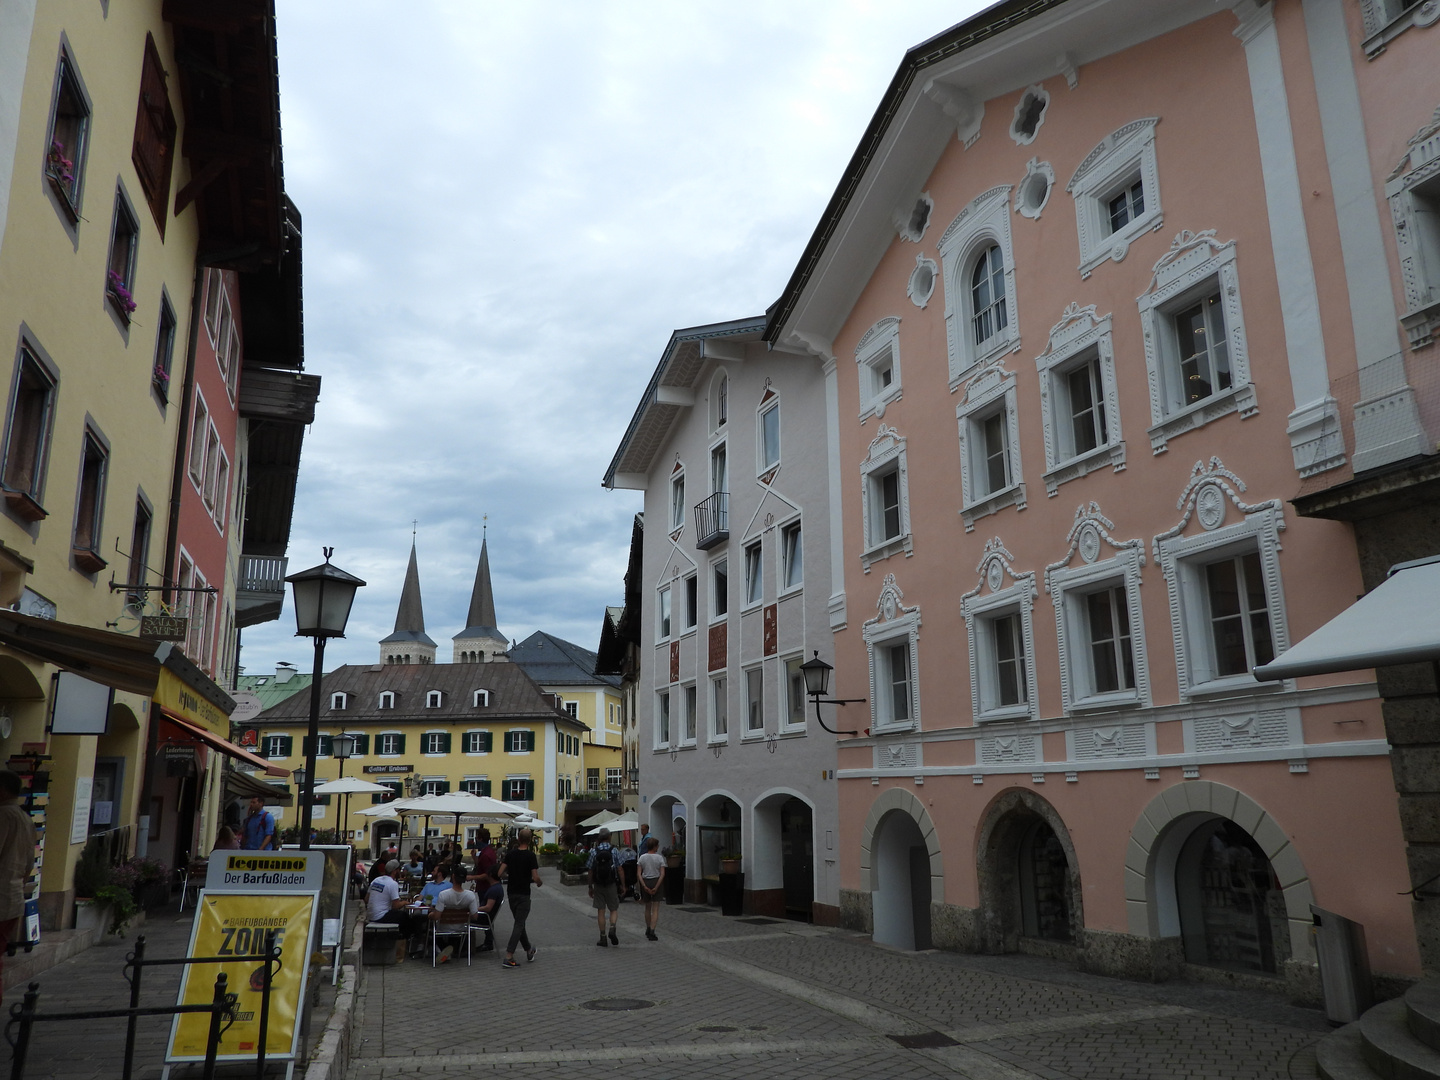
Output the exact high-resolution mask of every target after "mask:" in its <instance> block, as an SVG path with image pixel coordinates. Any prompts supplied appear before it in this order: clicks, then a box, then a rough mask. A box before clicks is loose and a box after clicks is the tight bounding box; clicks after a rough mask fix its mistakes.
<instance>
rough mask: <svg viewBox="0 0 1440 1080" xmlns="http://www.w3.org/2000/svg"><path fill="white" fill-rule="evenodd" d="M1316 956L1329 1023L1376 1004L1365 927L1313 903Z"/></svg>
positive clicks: (1341, 1021) (1351, 1019)
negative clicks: (1366, 947) (1318, 962)
mask: <svg viewBox="0 0 1440 1080" xmlns="http://www.w3.org/2000/svg"><path fill="white" fill-rule="evenodd" d="M1310 915H1311V917H1312V918H1313V919H1314V920H1315V926H1314V928H1313V929H1312V930H1311V933H1312V934H1314V935H1315V955H1316V957H1317V958H1318V959H1319V961H1320V989H1321V992H1322V993H1323V994H1324V995H1325V1018H1326V1019H1327V1020H1329V1021H1330V1022H1331V1023H1332V1024H1350V1023H1354V1022H1355V1021H1356V1020H1359V1019H1360V1014H1361V1013H1363V1012H1364V1011H1365V1010H1366V1009H1368V1008H1370V1006H1371V1005H1373V1004H1374V1003H1375V987H1374V983H1373V982H1372V980H1371V978H1370V954H1369V953H1368V952H1367V951H1366V949H1365V927H1363V926H1361V925H1360V924H1359V923H1358V922H1355V921H1354V920H1353V919H1347V918H1345V917H1344V916H1343V915H1336V914H1335V913H1334V912H1333V911H1326V910H1325V909H1324V908H1318V907H1316V906H1315V905H1314V904H1311V905H1310Z"/></svg>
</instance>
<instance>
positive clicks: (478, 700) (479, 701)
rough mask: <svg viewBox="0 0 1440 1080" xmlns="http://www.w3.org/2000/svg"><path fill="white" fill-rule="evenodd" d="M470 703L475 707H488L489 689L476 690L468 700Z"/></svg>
mask: <svg viewBox="0 0 1440 1080" xmlns="http://www.w3.org/2000/svg"><path fill="white" fill-rule="evenodd" d="M470 705H471V707H472V708H476V709H488V708H489V707H490V691H489V690H476V691H475V695H474V697H473V698H472V699H471V701H470Z"/></svg>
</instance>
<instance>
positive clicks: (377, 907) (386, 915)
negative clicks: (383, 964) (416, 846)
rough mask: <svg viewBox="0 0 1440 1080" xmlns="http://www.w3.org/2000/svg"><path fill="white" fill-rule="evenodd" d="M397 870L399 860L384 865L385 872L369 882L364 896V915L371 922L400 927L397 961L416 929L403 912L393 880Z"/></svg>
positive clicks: (402, 904) (402, 905) (398, 888)
mask: <svg viewBox="0 0 1440 1080" xmlns="http://www.w3.org/2000/svg"><path fill="white" fill-rule="evenodd" d="M399 869H400V862H399V860H398V859H391V860H390V861H389V862H388V863H386V864H385V870H384V871H383V872H382V873H381V874H380V875H379V876H378V877H377V878H376V879H375V880H374V881H372V882H370V891H369V893H367V894H366V896H365V914H366V915H367V916H368V917H369V919H370V921H371V922H383V923H395V924H396V925H397V926H399V927H400V937H401V942H400V944H399V945H398V946H397V947H396V950H395V959H396V960H397V961H400V960H403V959H404V958H405V952H404V950H405V943H406V941H407V940H409V939H411V938H413V937H414V936H415V934H416V931H417V929H418V928H417V927H416V925H415V920H414V919H413V918H411V916H410V913H409V912H408V911H406V910H405V901H404V900H402V899H401V898H400V884H399V882H397V881H396V880H395V871H397V870H399ZM411 951H413V947H412V950H411Z"/></svg>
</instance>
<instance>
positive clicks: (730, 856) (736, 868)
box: [720, 851, 740, 874]
mask: <svg viewBox="0 0 1440 1080" xmlns="http://www.w3.org/2000/svg"><path fill="white" fill-rule="evenodd" d="M720 873H722V874H738V873H740V852H738V851H722V852H721V853H720Z"/></svg>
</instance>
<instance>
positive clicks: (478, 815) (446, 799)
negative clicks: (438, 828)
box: [389, 791, 530, 824]
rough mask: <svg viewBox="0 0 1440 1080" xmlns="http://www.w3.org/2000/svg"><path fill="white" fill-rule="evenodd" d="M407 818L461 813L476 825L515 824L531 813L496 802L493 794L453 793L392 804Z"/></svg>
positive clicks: (401, 800) (518, 807) (404, 800)
mask: <svg viewBox="0 0 1440 1080" xmlns="http://www.w3.org/2000/svg"><path fill="white" fill-rule="evenodd" d="M389 805H390V806H393V807H394V808H395V809H396V810H397V811H398V812H399V813H400V814H401V815H402V816H404V817H418V816H424V817H442V816H443V817H451V816H453V815H455V814H459V815H460V816H462V817H464V818H465V819H466V820H467V821H470V822H471V823H472V824H473V823H475V822H476V821H477V820H482V819H483V820H485V821H514V820H515V819H516V818H517V817H522V816H524V815H526V814H529V813H530V811H529V810H527V809H526V808H525V807H523V806H516V805H515V804H514V803H507V802H502V801H501V800H499V799H492V798H491V797H490V796H489V795H472V794H470V793H469V792H468V791H450V792H446V793H445V794H444V795H419V796H416V797H415V798H413V799H396V800H395V801H394V802H392V803H390V804H389Z"/></svg>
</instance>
